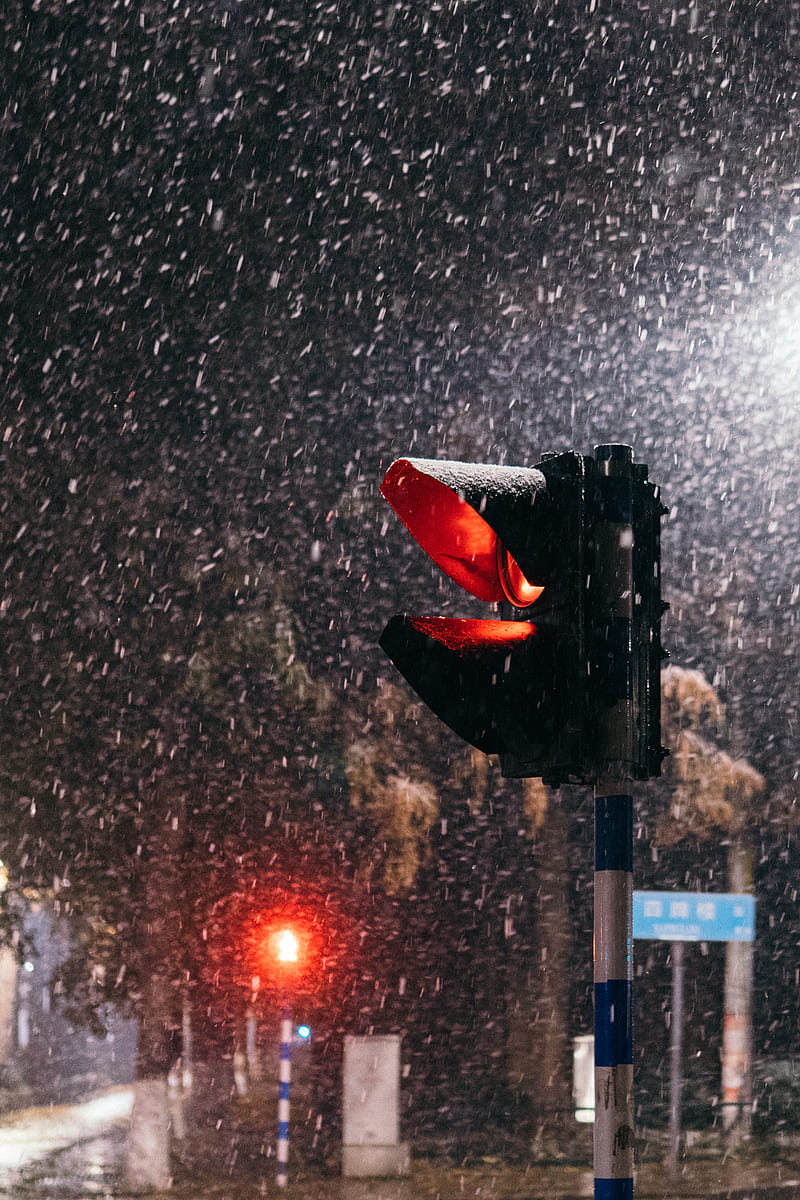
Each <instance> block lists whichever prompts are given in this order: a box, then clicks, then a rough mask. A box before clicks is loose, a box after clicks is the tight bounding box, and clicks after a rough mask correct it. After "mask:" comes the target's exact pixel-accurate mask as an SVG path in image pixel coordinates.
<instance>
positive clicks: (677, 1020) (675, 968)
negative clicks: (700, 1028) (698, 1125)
mask: <svg viewBox="0 0 800 1200" xmlns="http://www.w3.org/2000/svg"><path fill="white" fill-rule="evenodd" d="M670 957H671V959H672V1015H671V1017H670V1027H669V1035H670V1037H669V1145H668V1147H667V1170H668V1171H669V1174H670V1175H674V1174H675V1173H676V1171H677V1169H678V1156H679V1153H680V1141H681V1101H682V1096H683V975H684V967H683V942H673V943H672V946H671V948H670Z"/></svg>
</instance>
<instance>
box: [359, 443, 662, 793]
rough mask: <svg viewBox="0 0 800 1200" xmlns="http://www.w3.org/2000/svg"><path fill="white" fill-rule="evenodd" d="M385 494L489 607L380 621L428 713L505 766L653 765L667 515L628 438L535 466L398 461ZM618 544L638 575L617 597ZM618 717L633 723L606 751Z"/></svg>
mask: <svg viewBox="0 0 800 1200" xmlns="http://www.w3.org/2000/svg"><path fill="white" fill-rule="evenodd" d="M620 451H627V455H625V454H621V453H620ZM615 472H616V473H615ZM381 492H382V494H383V496H384V497H385V498H386V499H387V500H388V502H389V503H390V504H391V506H392V507H393V508H394V510H395V512H396V513H397V514H398V516H399V517H400V519H401V520H402V521H403V523H404V524H405V525H406V527H407V528H408V530H409V531H410V533H411V534H412V535H413V537H414V538H415V539H416V540H417V541H418V542H419V544H420V545H421V546H422V548H423V549H424V550H425V551H426V552H427V554H428V555H429V556H430V557H431V558H432V559H433V561H434V562H435V563H436V564H437V565H438V566H439V567H440V568H441V569H442V570H443V571H444V572H445V573H446V574H447V575H449V576H450V577H451V578H452V579H454V580H455V582H456V583H458V584H460V586H461V587H463V588H464V589H465V590H467V591H468V592H471V593H472V594H473V595H474V596H476V597H478V599H480V600H484V601H488V602H490V603H492V604H494V605H495V606H496V612H497V616H496V617H493V619H489V620H484V619H464V618H449V617H439V616H424V617H417V616H410V615H407V614H404V615H401V616H396V617H394V618H392V620H391V621H390V622H389V624H388V625H387V626H386V628H385V630H384V631H383V634H382V636H381V639H380V644H381V647H382V648H383V649H384V650H385V652H386V653H387V654H388V656H389V658H390V659H391V660H392V662H393V663H394V664H395V666H396V667H397V668H398V670H399V671H400V672H401V673H402V674H403V675H404V676H405V678H406V680H407V681H408V683H409V684H410V685H411V687H412V688H413V689H414V690H415V691H416V692H417V693H418V695H419V696H420V697H421V698H422V699H423V700H424V701H425V703H426V704H428V706H429V707H430V708H431V709H432V710H433V711H434V712H435V713H436V714H437V716H439V717H440V718H441V719H442V720H443V721H444V722H445V724H447V725H448V726H449V727H450V728H451V729H453V730H454V731H455V732H456V733H457V734H458V735H459V736H460V737H462V738H463V739H464V740H465V741H467V742H469V743H470V744H471V745H473V746H476V747H477V748H478V749H480V750H483V751H485V752H486V753H487V754H497V755H499V757H500V762H501V767H502V770H503V773H504V774H505V775H509V776H523V775H537V776H542V777H543V778H544V779H545V780H546V782H548V783H551V784H553V785H557V784H559V783H560V782H564V781H567V780H575V781H587V780H590V779H595V778H597V776H598V775H599V774H600V773H601V772H602V771H603V770H605V769H606V768H607V766H608V762H609V758H614V759H615V761H617V763H618V762H619V759H620V757H621V758H622V759H624V764H623V765H624V770H625V771H626V773H628V774H629V775H630V776H631V777H633V778H647V777H648V776H650V775H654V774H658V772H659V769H660V762H661V757H662V751H661V747H660V728H659V704H658V695H659V687H658V677H659V673H660V663H661V653H662V652H661V645H660V640H659V621H660V617H661V607H662V606H661V596H660V551H659V528H660V517H661V513H662V511H663V509H662V507H661V504H660V501H659V499H658V496H657V492H656V489H655V488H654V487H653V485H652V484H650V483H649V482H648V481H647V468H646V467H643V466H641V465H637V464H634V463H632V460H631V459H630V453H629V451H628V448H627V447H599V448H598V452H597V459H592V458H589V457H588V456H582V455H579V454H576V453H574V452H572V451H569V452H566V453H563V454H555V455H549V456H547V457H545V458H543V460H542V461H541V462H539V463H538V464H537V465H536V466H535V467H505V466H494V465H487V464H474V463H459V462H440V461H438V460H431V459H417V458H401V459H398V460H397V461H396V462H395V463H393V464H392V466H391V467H390V468H389V470H388V471H387V473H386V476H385V478H384V481H383V484H382V487H381ZM619 546H622V547H623V550H622V553H623V554H625V553H627V552H628V551H629V552H630V553H629V558H630V562H631V570H632V572H633V587H632V588H628V589H622V590H624V591H627V593H628V595H627V597H626V596H622V597H621V599H620V597H616V596H615V594H614V589H615V586H616V584H615V582H614V581H615V579H616V574H615V570H614V569H612V570H610V571H609V569H608V564H607V563H606V559H607V558H608V557H609V556H610V557H611V558H612V559H613V558H614V556H615V554H617V553H618V547H619ZM609 579H611V586H610V587H609ZM628 602H629V606H630V610H631V611H630V615H622V616H621V615H620V606H621V607H622V609H623V610H624V609H625V605H626V603H628ZM498 617H499V619H498ZM623 709H624V712H623V713H622V717H621V718H620V712H622V710H623ZM615 714H616V718H617V720H616V723H617V724H619V719H621V720H622V721H623V722H624V721H625V720H626V716H625V714H627V715H628V718H629V719H628V722H627V723H628V725H630V726H631V728H632V732H631V731H630V730H629V731H628V736H627V740H626V741H625V744H624V745H622V746H611V747H609V741H610V740H611V741H612V742H613V741H614V740H615V737H616V734H615V732H614V725H615ZM616 740H617V741H619V740H620V739H619V738H618V737H616Z"/></svg>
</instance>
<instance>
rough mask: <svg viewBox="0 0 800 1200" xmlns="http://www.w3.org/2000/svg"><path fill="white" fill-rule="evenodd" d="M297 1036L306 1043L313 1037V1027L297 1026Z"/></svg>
mask: <svg viewBox="0 0 800 1200" xmlns="http://www.w3.org/2000/svg"><path fill="white" fill-rule="evenodd" d="M297 1036H298V1037H299V1038H302V1039H303V1041H304V1042H306V1041H308V1039H309V1038H310V1037H311V1026H310V1025H298V1026H297Z"/></svg>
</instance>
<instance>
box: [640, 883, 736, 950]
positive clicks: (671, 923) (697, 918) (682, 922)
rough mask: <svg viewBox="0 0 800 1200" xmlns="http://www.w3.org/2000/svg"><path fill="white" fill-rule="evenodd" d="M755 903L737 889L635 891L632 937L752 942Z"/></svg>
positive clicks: (667, 940)
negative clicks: (730, 890) (731, 890)
mask: <svg viewBox="0 0 800 1200" xmlns="http://www.w3.org/2000/svg"><path fill="white" fill-rule="evenodd" d="M755 926H756V902H755V898H754V897H753V896H751V895H748V894H746V893H741V894H740V893H737V892H634V893H633V936H634V937H635V938H651V939H656V940H657V941H662V942H752V941H753V939H754V938H755Z"/></svg>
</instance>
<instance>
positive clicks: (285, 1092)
mask: <svg viewBox="0 0 800 1200" xmlns="http://www.w3.org/2000/svg"><path fill="white" fill-rule="evenodd" d="M291 1082H292V1010H291V1008H288V1007H286V1008H284V1009H283V1012H282V1014H281V1059H280V1068H279V1072H278V1159H277V1172H276V1174H277V1184H278V1187H281V1188H283V1187H286V1185H287V1183H288V1182H289V1087H290V1084H291Z"/></svg>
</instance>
